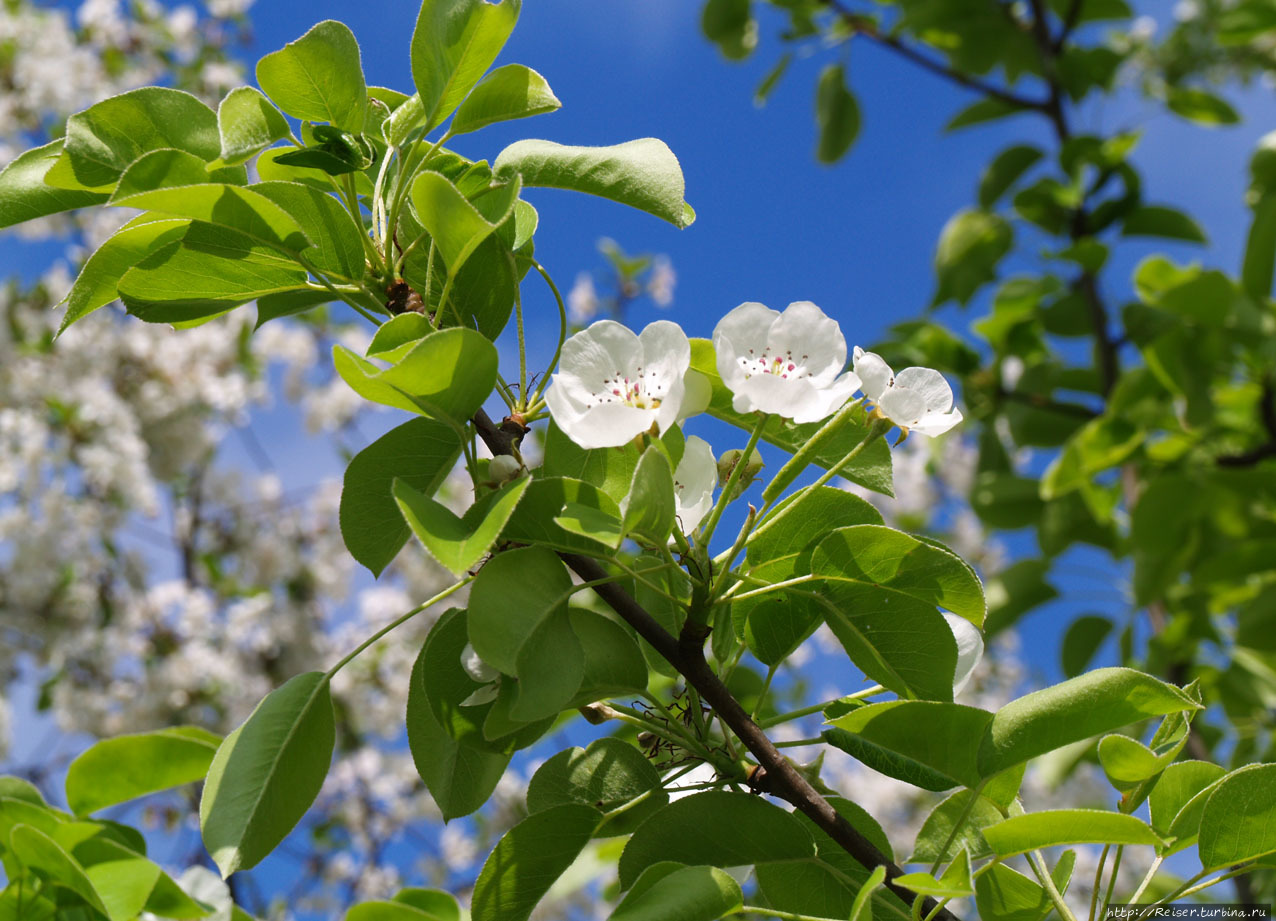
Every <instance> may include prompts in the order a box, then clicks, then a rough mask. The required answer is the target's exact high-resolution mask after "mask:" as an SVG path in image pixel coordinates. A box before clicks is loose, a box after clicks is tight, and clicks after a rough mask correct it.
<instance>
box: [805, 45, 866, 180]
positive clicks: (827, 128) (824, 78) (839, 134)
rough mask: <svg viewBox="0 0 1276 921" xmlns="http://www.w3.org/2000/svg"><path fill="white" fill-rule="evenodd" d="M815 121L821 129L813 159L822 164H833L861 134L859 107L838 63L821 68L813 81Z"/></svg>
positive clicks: (844, 73)
mask: <svg viewBox="0 0 1276 921" xmlns="http://www.w3.org/2000/svg"><path fill="white" fill-rule="evenodd" d="M815 121H816V124H817V125H819V130H820V137H819V143H818V144H817V145H816V148H815V158H816V159H817V160H819V161H820V162H821V163H836V162H837V161H838V160H840V159H842V157H844V156H846V152H847V151H848V150H850V149H851V145H852V144H854V143H855V138H856V137H857V136H858V135H859V133H860V106H859V103H858V102H857V101H856V99H855V96H854V94H852V93H851V91H850V90H848V89H847V88H846V72H845V69H844V68H843V67H842V65H841V64H829V65H827V66H826V67H825V68H824V69H823V70H822V71H820V78H819V80H818V81H817V82H816V84H815Z"/></svg>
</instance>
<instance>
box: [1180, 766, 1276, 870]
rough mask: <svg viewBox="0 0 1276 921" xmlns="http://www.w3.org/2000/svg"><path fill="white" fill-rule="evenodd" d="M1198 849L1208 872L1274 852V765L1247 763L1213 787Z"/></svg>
mask: <svg viewBox="0 0 1276 921" xmlns="http://www.w3.org/2000/svg"><path fill="white" fill-rule="evenodd" d="M1197 850H1198V851H1199V852H1200V855H1201V867H1202V868H1203V869H1204V870H1206V871H1207V872H1212V871H1214V870H1218V869H1221V868H1223V867H1228V866H1231V865H1233V864H1238V863H1245V862H1246V861H1250V860H1256V859H1257V858H1259V857H1264V856H1266V855H1268V854H1271V853H1276V764H1250V765H1246V766H1245V767H1243V768H1239V769H1237V770H1235V771H1232V772H1231V773H1230V774H1228V775H1227V776H1226V777H1224V778H1223V779H1222V780H1221V781H1220V782H1219V784H1218V786H1217V787H1215V788H1214V792H1213V793H1211V794H1210V797H1209V799H1208V800H1206V802H1205V809H1204V811H1203V812H1202V813H1201V830H1200V840H1199V841H1198V842H1197Z"/></svg>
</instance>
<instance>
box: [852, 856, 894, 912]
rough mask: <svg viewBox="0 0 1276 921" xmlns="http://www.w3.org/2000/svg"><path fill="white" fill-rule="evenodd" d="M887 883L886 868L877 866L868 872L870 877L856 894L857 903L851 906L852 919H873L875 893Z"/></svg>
mask: <svg viewBox="0 0 1276 921" xmlns="http://www.w3.org/2000/svg"><path fill="white" fill-rule="evenodd" d="M885 884H886V868H885V867H881V866H879V867H877V868H876V869H875V870H873V872H872V873H870V874H868V879H866V880H864V884H863V885H862V886H860V891H859V892H858V893H857V894H856V896H855V904H854V905H853V906H852V907H851V914H850V921H872V917H873V909H872V905H873V902H872V899H873V894H874V893H875V892H876V891H877V890H878V889H881V888H882V887H883V886H884V885H885Z"/></svg>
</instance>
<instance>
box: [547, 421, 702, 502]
mask: <svg viewBox="0 0 1276 921" xmlns="http://www.w3.org/2000/svg"><path fill="white" fill-rule="evenodd" d="M660 440H661V442H662V444H663V445H664V447H665V450H666V451H667V452H668V454H669V459H670V462H671V463H673V464H677V463H678V461H679V460H680V459H681V458H682V452H683V447H684V445H683V436H682V429H680V428H678V427H677V426H675V427H673V428H671V429H669V431H667V432H665V434H664V435H662V436H661V439H660ZM640 457H642V452H641V451H639V450H638V448H637V447H635V446H634V445H633V444H632V443H631V444H627V445H625V446H623V447H619V448H599V449H594V450H589V449H586V448H582V447H580V446H579V445H577V444H576V443H575V442H574V441H572V440H571V439H570V438H568V437H567V436H566V435H565V434H563V430H562V429H560V428H559V427H558V425H557V424H556V423H555V422H554V421H553V419H551V420H550V423H549V428H548V429H547V430H546V432H545V462H544V464H543V465H542V469H543V471H544V473H545V475H546V476H554V477H557V476H562V477H572V478H573V479H577V480H583V481H584V482H586V483H589V484H590V485H591V486H597V487H598V488H599V489H601V490H602V491H603V492H605V493H607V495H609V496H611V498H613V499H615V500H616V501H617V502H620V501H621V500H623V499H624V498H625V496H627V495H628V494H629V487H630V484H631V483H632V482H633V479H634V469H635V468H636V467H637V466H638V459H639V458H640Z"/></svg>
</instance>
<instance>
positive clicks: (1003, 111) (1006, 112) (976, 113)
mask: <svg viewBox="0 0 1276 921" xmlns="http://www.w3.org/2000/svg"><path fill="white" fill-rule="evenodd" d="M1027 111H1032V110H1031V109H1024V108H1021V107H1020V106H1013V105H1011V104H1010V103H1008V102H1003V101H1002V100H1000V99H988V98H984V99H980V100H979V101H978V102H972V103H971V104H970V105H968V106H966V108H964V109H962V110H961V111H960V112H958V113H957V114H956V115H954V116H953V117H952V118H950V119H949V120H948V123H947V124H945V125H944V130H945V131H957V130H959V129H961V128H969V127H970V126H971V125H982V124H984V123H985V122H991V121H997V120H998V119H1002V118H1007V117H1009V116H1011V115H1018V114H1020V113H1021V112H1027Z"/></svg>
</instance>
